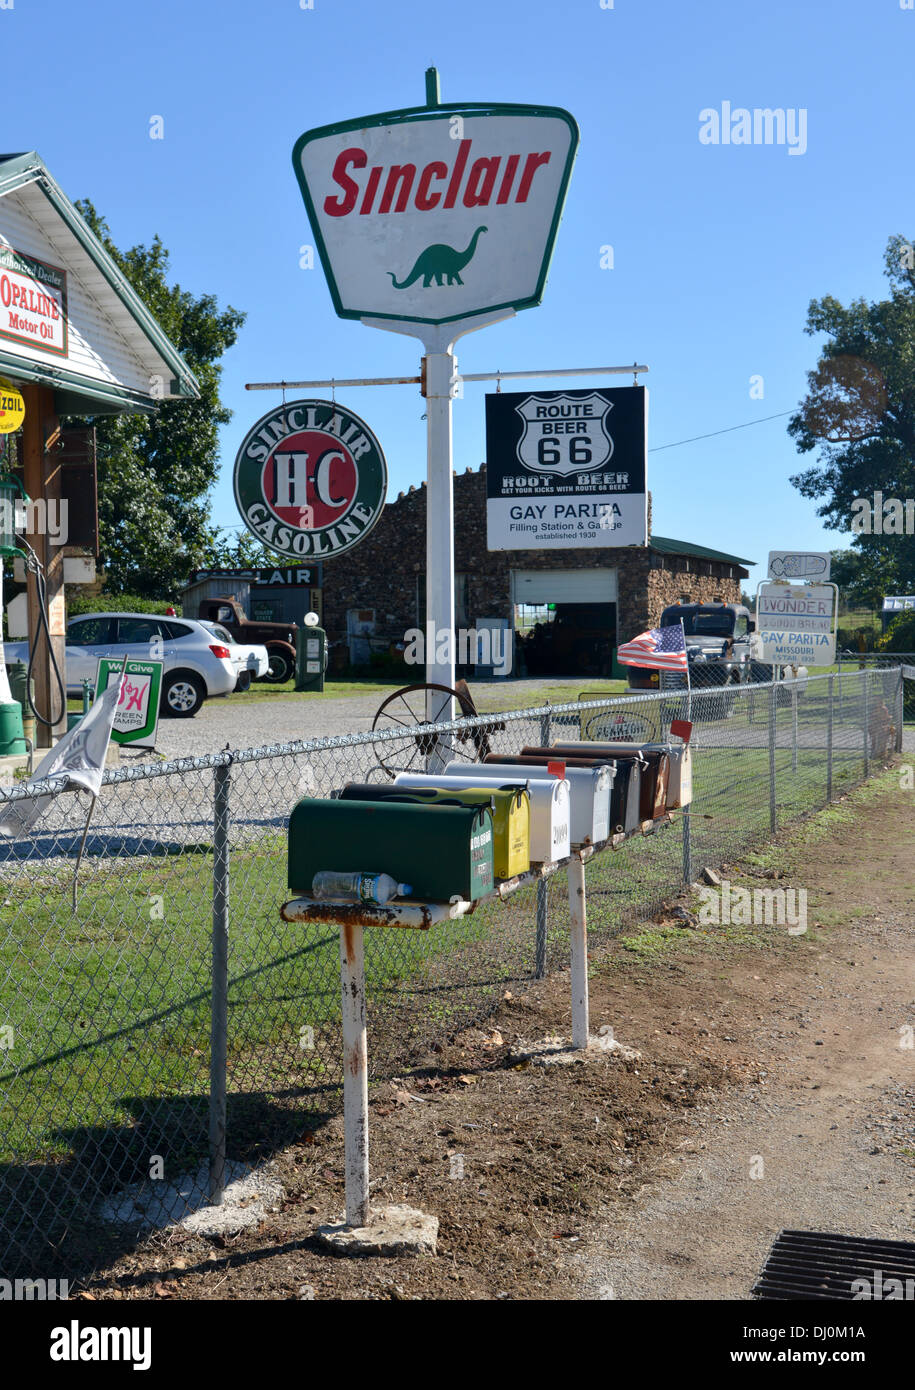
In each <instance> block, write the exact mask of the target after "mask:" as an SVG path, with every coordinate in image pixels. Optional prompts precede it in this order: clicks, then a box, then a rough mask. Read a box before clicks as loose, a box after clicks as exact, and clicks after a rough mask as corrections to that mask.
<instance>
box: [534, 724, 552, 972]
mask: <svg viewBox="0 0 915 1390" xmlns="http://www.w3.org/2000/svg"><path fill="white" fill-rule="evenodd" d="M551 725H552V718H551V716H550V715H549V714H541V716H540V747H541V748H548V747H549V743H550V737H551ZM547 892H548V890H547V883H546V879H543V878H541V879H538V881H537V942H536V947H535V960H534V978H535V979H537V980H542V979H543V977H544V975H545V974H546V933H547V921H548V907H547Z"/></svg>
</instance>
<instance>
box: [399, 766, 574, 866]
mask: <svg viewBox="0 0 915 1390" xmlns="http://www.w3.org/2000/svg"><path fill="white" fill-rule="evenodd" d="M510 771H511V774H512V775H511V776H508V777H503V776H502V774H501V773H499V774H497V775H496V776H492V775H491V774H490V772H489V768H488V767H486V766H485V765H483V766H478V765H477V764H474V763H452V764H451V766H450V767H449V768H448V770H447V773H420V772H399V773H398V774H397V776H396V777H395V778H394V784H395V786H398V787H416V788H421V787H440V788H441V789H442V791H460V790H461V788H462V787H463V788H464V789H465V790H467V789H469V788H471V787H480V788H485V787H492V788H493V789H495V788H497V787H512V786H514V787H517V786H521V787H527V790H528V794H529V795H530V799H531V863H532V864H555V863H556V862H557V861H558V860H560V859H568V857H569V855H570V854H571V852H572V844H571V815H570V813H571V804H570V799H569V784H568V782H567V781H564V780H562V779H561V778H559V777H554V778H552V779H551V780H550V781H546V780H540V779H538V780H536V781H533V782H532V781H531V780H530V778H529V777H528V776H527V769H526V768H511V769H510ZM519 774H520V775H519Z"/></svg>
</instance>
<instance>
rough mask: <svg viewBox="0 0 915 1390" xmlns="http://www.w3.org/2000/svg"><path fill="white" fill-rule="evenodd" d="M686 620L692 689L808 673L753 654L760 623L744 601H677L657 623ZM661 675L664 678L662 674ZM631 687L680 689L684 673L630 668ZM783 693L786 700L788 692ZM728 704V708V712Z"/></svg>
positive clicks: (684, 624)
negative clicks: (757, 625) (766, 660)
mask: <svg viewBox="0 0 915 1390" xmlns="http://www.w3.org/2000/svg"><path fill="white" fill-rule="evenodd" d="M681 621H682V623H683V632H684V636H685V639H686V658H687V661H688V662H689V681H690V685H691V686H692V687H693V689H694V690H702V689H707V688H708V687H709V686H725V687H733V686H738V685H750V684H758V683H759V682H761V681H771V680H775V681H782V680H787V679H789V678H793V677H798V676H799V677H802V678H803V677H806V675H807V667H806V666H799V667H797V668H796V669H795V668H794V667H792V666H774V667H773V666H771V665H769V664H768V663H766V662H764V661H758V660H757V659H756V657H755V656H754V648H755V643H754V640H753V638H754V633H755V631H756V624H755V622H754V621H753V618H752V617H751V616H750V610H749V609H748V608H745V607H744V605H743V604H742V603H675V604H672V605H671V606H670V607H669V608H665V609H664V611H663V613H662V614H661V620H660V622H659V624H658V626H659V627H676V626H678V625H679V624H680V622H681ZM659 677H660V679H659ZM629 685H630V687H631V688H632V689H633V690H658V689H661V690H682V689H683V688H684V687H685V685H686V677H685V676H683V675H681V674H680V673H679V672H677V671H661V672H658V671H648V670H645V669H644V668H642V667H638V666H630V667H629ZM782 693H784V695H785V697H786V698H787V699H790V694H789V692H788V691H787V690H786V691H785V692H781V691H779V697H781V695H782ZM730 712H731V711H730V708H728V710H727V711H726V713H730Z"/></svg>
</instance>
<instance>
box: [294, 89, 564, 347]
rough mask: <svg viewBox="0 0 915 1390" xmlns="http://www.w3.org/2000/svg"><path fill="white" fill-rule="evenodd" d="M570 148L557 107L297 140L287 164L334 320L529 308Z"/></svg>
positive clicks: (411, 116) (558, 208)
mask: <svg viewBox="0 0 915 1390" xmlns="http://www.w3.org/2000/svg"><path fill="white" fill-rule="evenodd" d="M577 146H578V127H577V126H576V124H575V121H574V120H573V118H572V117H571V116H570V115H569V113H568V112H567V111H563V110H561V109H560V108H559V107H551V106H546V107H538V106H515V105H505V104H499V103H491V102H467V103H462V104H460V105H456V106H455V105H443V106H432V107H428V106H427V107H410V108H407V109H405V110H401V111H388V112H385V113H383V114H381V115H375V116H362V117H359V118H358V119H356V120H350V121H344V122H342V123H339V124H336V125H329V126H322V127H320V128H319V129H315V130H310V131H307V132H306V133H305V134H304V135H302V136H301V137H300V138H299V140H298V141H297V142H296V145H295V149H294V151H293V157H292V159H293V165H294V167H295V172H296V177H297V178H298V181H299V186H300V188H301V191H302V196H303V198H304V200H305V205H306V208H307V209H308V216H309V219H310V221H311V226H312V230H313V232H314V236H315V240H316V241H317V244H318V251H319V254H320V257H321V263H322V265H323V267H324V273H325V275H326V276H327V281H328V285H329V287H330V291H331V295H332V297H333V301H334V307H335V309H336V311H337V313H338V314H339V315H341V317H343V318H365V317H372V318H390V319H398V320H402V321H404V320H405V321H409V322H415V323H430V324H434V323H446V322H450V321H452V320H454V319H460V318H466V317H469V316H471V315H475V314H483V313H487V312H490V311H492V310H496V309H502V308H507V307H512V308H515V309H524V308H528V307H530V306H532V305H535V304H539V303H540V299H541V297H542V294H543V289H544V286H545V283H546V276H547V271H548V269H549V262H550V257H551V255H552V251H553V244H554V242H555V238H556V232H557V228H558V225H559V219H560V215H561V212H562V205H563V201H564V199H565V195H566V190H567V188H568V183H569V177H570V175H571V171H572V162H573V160H574V157H575V151H576V149H577Z"/></svg>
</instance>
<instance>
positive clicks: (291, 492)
mask: <svg viewBox="0 0 915 1390" xmlns="http://www.w3.org/2000/svg"><path fill="white" fill-rule="evenodd" d="M234 483H235V501H236V503H237V504H238V510H239V511H240V513H241V516H242V520H243V521H244V523H245V525H246V526H247V528H248V530H249V531H250V532H251V534H252V535H254V536H256V537H257V538H258V540H260V541H263V543H264V545H266V546H269V548H270V549H271V550H276V551H279V553H280V554H281V555H289V556H291V557H293V558H295V559H298V558H299V557H301V556H306V555H307V556H319V557H329V556H333V555H341V554H342V553H343V551H345V550H351V549H352V547H353V546H354V545H358V544H359V542H360V541H361V540H362V539H363V537H364V536H367V535H368V533H369V531H371V529H372V527H373V526H374V525H375V522H376V521H377V520H378V518H379V516H380V515H381V509H382V507H383V506H384V498H385V492H386V490H387V484H388V471H387V467H386V465H385V461H384V454H383V453H382V452H381V445H380V444H379V443H378V440H377V439H376V438H375V436H374V435H373V434H372V431H371V430H370V429H369V427H368V425H367V424H366V423H365V421H364V420H360V418H359V416H358V415H354V414H353V413H352V411H351V410H346V409H345V408H344V407H343V406H341V405H337V404H336V403H334V402H333V401H290V402H289V403H288V404H284V405H281V406H277V407H276V409H274V410H271V411H270V413H269V414H268V415H264V416H263V417H262V418H261V419H260V420H258V422H257V424H256V425H253V426H252V427H251V429H250V430H249V431H248V433H247V435H246V436H245V439H244V441H243V442H242V446H241V448H240V449H239V451H238V455H237V457H236V459H235V478H234Z"/></svg>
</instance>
